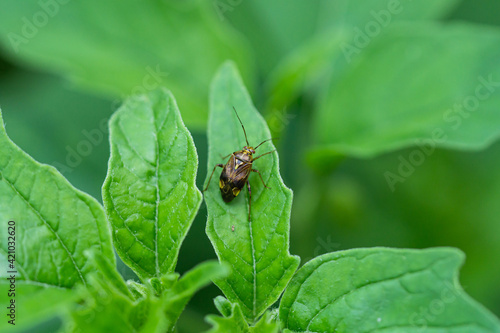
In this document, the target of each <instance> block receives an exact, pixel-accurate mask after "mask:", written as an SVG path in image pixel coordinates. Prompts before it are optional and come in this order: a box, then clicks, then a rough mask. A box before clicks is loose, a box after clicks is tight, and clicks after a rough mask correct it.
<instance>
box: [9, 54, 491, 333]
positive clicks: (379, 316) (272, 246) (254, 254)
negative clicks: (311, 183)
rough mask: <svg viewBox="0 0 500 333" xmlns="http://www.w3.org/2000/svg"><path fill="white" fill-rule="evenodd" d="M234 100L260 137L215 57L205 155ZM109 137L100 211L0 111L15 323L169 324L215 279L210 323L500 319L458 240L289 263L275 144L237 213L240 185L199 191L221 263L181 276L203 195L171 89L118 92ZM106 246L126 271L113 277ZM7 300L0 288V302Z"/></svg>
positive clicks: (346, 328) (130, 328)
mask: <svg viewBox="0 0 500 333" xmlns="http://www.w3.org/2000/svg"><path fill="white" fill-rule="evenodd" d="M233 106H234V107H236V108H237V109H238V111H239V113H240V116H241V118H242V120H243V123H244V124H245V125H246V129H247V133H249V139H250V140H251V141H252V142H260V141H262V140H264V139H267V138H269V137H270V131H269V129H268V128H267V125H266V123H265V121H264V119H263V118H262V117H261V116H260V115H259V113H258V112H257V111H256V109H255V108H254V107H253V105H252V102H251V100H250V97H249V95H248V93H247V91H246V89H245V88H244V85H243V83H242V81H241V79H240V77H239V74H238V73H237V70H236V68H235V66H234V65H233V64H232V63H230V62H228V63H225V64H224V65H223V66H222V67H221V68H220V69H219V71H218V73H217V75H216V76H215V78H214V80H213V82H212V87H211V92H210V113H209V122H208V138H209V161H208V164H209V165H210V166H211V165H213V164H214V163H215V162H216V161H219V160H220V155H223V154H227V153H228V152H232V151H233V150H234V149H235V148H239V147H241V146H242V145H243V144H244V142H245V141H244V138H243V135H242V133H241V131H240V127H239V123H238V122H237V119H236V116H235V115H234V113H233V111H232V108H233ZM110 142H111V157H110V160H109V165H108V175H107V177H106V181H105V183H104V186H103V198H104V200H103V201H104V208H103V207H101V206H100V204H99V203H98V202H97V201H96V200H94V199H93V198H91V197H90V196H89V195H87V194H85V193H82V192H80V191H78V190H77V189H75V188H73V187H72V186H71V185H70V184H69V183H68V182H67V181H66V180H65V179H64V178H63V177H62V176H61V175H60V174H59V173H58V172H57V171H56V170H55V169H54V168H53V167H50V166H47V165H42V164H39V163H37V162H36V161H34V160H33V159H32V158H31V157H29V156H28V155H27V154H26V153H24V152H23V151H22V150H21V149H20V148H18V147H17V146H16V145H14V143H13V142H12V141H11V140H10V139H9V138H8V137H7V134H6V132H5V128H4V126H3V122H2V126H1V128H0V147H1V149H0V176H1V179H0V199H1V201H0V202H1V204H0V217H1V219H2V221H8V220H12V221H15V222H16V228H17V229H16V239H17V241H16V242H17V245H16V246H17V247H16V249H17V250H16V251H17V252H16V254H17V257H16V260H17V261H16V266H15V267H16V269H17V278H16V283H17V285H16V296H15V299H16V302H17V305H16V306H17V311H18V313H17V315H18V316H19V317H18V318H22V320H21V319H17V320H18V323H19V324H21V325H25V326H27V325H30V324H32V323H35V322H36V321H38V320H40V319H42V318H46V317H48V316H53V315H55V314H62V315H64V317H65V326H64V327H63V330H65V331H68V332H71V331H73V332H79V331H82V332H87V331H92V332H165V331H173V330H175V323H176V321H177V318H178V317H179V315H180V314H181V312H182V310H183V309H184V307H185V305H186V304H187V302H188V301H189V299H190V298H191V296H192V295H193V294H194V293H195V292H196V291H197V290H198V289H200V288H201V287H203V286H205V285H206V284H208V283H209V282H210V281H214V282H215V284H216V285H217V286H218V287H219V288H220V289H221V291H222V292H223V293H224V296H225V297H223V296H219V297H217V298H216V299H215V300H214V301H215V305H216V307H217V309H218V310H219V312H220V314H221V316H216V315H209V316H208V317H207V321H208V322H209V323H211V324H212V325H213V327H212V329H211V330H210V332H212V333H214V332H278V331H279V330H282V331H283V332H333V331H336V332H375V331H379V332H381V331H383V332H403V331H405V332H421V331H429V332H500V322H499V321H498V319H497V318H495V316H493V315H492V314H491V313H490V312H488V311H487V310H486V309H485V308H483V307H482V306H481V305H480V304H478V303H476V302H475V301H473V300H472V299H471V298H470V297H469V296H468V295H467V294H466V293H465V292H464V291H463V290H462V289H461V287H460V285H459V282H458V269H459V267H460V265H461V264H462V263H463V261H464V255H463V253H462V252H461V251H459V250H457V249H453V248H433V249H427V250H405V249H390V248H381V247H375V248H365V249H352V250H345V251H338V252H333V253H328V254H324V255H321V256H318V257H316V258H314V259H312V260H310V261H309V262H308V263H306V264H305V265H304V266H302V267H301V268H300V269H298V270H297V267H298V265H299V258H298V257H296V256H291V255H290V254H289V252H288V245H289V226H290V224H289V222H290V211H291V203H292V192H291V190H290V189H288V188H287V187H286V186H285V185H284V183H283V181H282V179H281V176H280V173H279V161H278V155H277V153H273V154H271V155H270V156H269V158H268V159H262V160H259V163H258V164H259V169H260V170H261V172H262V174H263V177H264V180H265V181H266V184H268V185H269V186H270V187H271V189H264V188H263V186H262V184H261V183H259V182H253V183H252V185H253V194H252V221H251V222H250V223H249V222H248V221H247V211H248V196H245V195H240V197H238V199H237V200H235V201H234V202H232V203H231V204H225V203H224V202H223V201H222V198H221V196H220V194H219V193H218V189H217V187H216V186H212V187H210V188H209V189H208V191H207V192H206V195H205V199H206V204H207V208H208V219H207V226H206V232H207V235H208V236H209V238H210V240H211V242H212V244H213V246H214V248H215V250H216V253H217V255H218V257H219V261H220V264H219V263H215V262H206V263H201V264H199V265H198V266H196V267H195V268H193V269H192V270H191V271H189V272H187V273H185V274H184V275H183V276H182V277H180V276H179V274H177V273H175V271H174V270H175V266H176V262H177V257H178V252H179V248H180V245H181V243H182V241H183V240H184V237H185V236H186V233H187V231H188V229H189V227H190V225H191V223H192V221H193V219H194V216H195V215H196V213H197V211H198V209H199V206H200V203H201V194H200V191H199V190H198V189H197V188H196V186H195V182H194V181H195V177H196V170H197V166H198V159H197V153H196V149H195V146H194V143H193V140H192V138H191V135H190V133H189V131H188V130H187V129H186V127H185V126H184V124H183V122H182V120H181V116H180V113H179V110H178V108H177V104H176V102H175V100H174V97H173V95H172V94H171V93H170V92H169V91H167V90H165V89H158V90H155V91H153V92H150V93H148V94H145V95H139V96H135V97H131V98H129V99H128V100H127V101H126V102H125V103H124V105H123V106H122V107H121V108H120V109H119V110H118V111H117V112H116V113H115V114H114V116H113V117H112V119H111V121H110ZM264 147H266V148H267V149H269V150H272V149H273V144H272V143H271V142H267V143H266V144H265V146H264ZM207 180H208V179H207ZM4 229H5V230H4ZM4 229H2V231H1V236H2V238H1V243H0V244H1V247H0V259H2V262H7V256H8V253H7V252H8V251H7V249H8V247H7V242H6V241H5V240H6V239H7V234H6V228H4ZM112 244H114V249H115V250H116V252H117V253H118V255H119V256H120V258H121V259H122V260H123V262H124V263H125V264H127V265H128V266H129V267H131V268H132V269H133V270H134V272H135V273H136V274H137V276H138V277H139V278H140V282H136V281H124V280H123V278H122V277H121V276H120V274H119V272H118V271H117V269H116V262H115V257H114V254H113V246H112ZM8 284H9V282H8V281H7V280H6V279H5V278H3V279H2V280H1V285H2V286H5V287H7V288H8ZM282 294H283V295H282ZM281 295H282V297H281V299H280V296H281ZM9 302H10V299H9V297H8V295H7V294H6V293H2V294H1V295H0V304H1V307H2V308H4V309H5V308H6V307H7V306H8V304H9ZM110 318H112V320H110ZM7 327H10V326H9V323H8V322H6V321H2V322H0V328H1V329H2V330H3V329H5V328H7Z"/></svg>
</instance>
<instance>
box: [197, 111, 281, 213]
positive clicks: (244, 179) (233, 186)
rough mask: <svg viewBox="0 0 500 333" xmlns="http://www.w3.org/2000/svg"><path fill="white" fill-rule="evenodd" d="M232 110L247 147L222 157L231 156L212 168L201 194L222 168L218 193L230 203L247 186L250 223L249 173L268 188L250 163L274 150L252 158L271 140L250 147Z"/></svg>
mask: <svg viewBox="0 0 500 333" xmlns="http://www.w3.org/2000/svg"><path fill="white" fill-rule="evenodd" d="M233 109H234V112H235V113H236V117H238V120H239V121H240V124H241V128H243V134H245V141H246V143H247V145H246V146H245V147H243V149H242V150H238V151H235V152H234V153H232V154H229V155H227V156H225V157H223V159H225V158H227V157H228V156H231V157H229V160H228V161H227V163H226V164H225V165H223V164H216V165H215V166H214V169H213V171H212V174H211V175H210V178H209V179H208V184H207V186H206V187H205V189H204V190H203V192H205V191H206V190H207V189H208V185H210V181H211V180H212V176H213V175H214V172H215V169H217V167H219V168H222V172H221V174H220V179H219V188H220V193H221V195H222V199H223V200H224V201H225V202H231V201H232V200H233V199H234V198H236V197H237V196H238V194H240V192H241V190H242V188H243V186H245V184H247V188H248V195H249V200H248V221H250V214H251V210H252V189H251V187H250V183H249V182H248V177H249V176H250V172H256V173H258V174H259V176H260V180H261V181H262V184H263V185H264V187H265V188H268V189H269V188H270V187H268V186H267V185H266V184H265V183H264V179H262V175H261V174H260V172H259V170H257V169H253V168H252V163H253V162H254V161H255V160H257V159H259V158H261V157H262V156H264V155H267V154H271V153H273V152H275V151H276V150H272V151H269V152H267V153H264V154H262V155H259V156H257V157H255V158H254V157H253V154H255V150H256V149H257V148H259V147H260V145H262V144H263V143H264V142H267V141H270V140H273V138H271V139H267V140H264V141H262V142H261V143H259V144H258V145H257V147H255V148H254V147H252V146H250V144H249V143H248V138H247V133H246V131H245V126H243V123H242V122H241V119H240V116H238V112H236V109H235V108H234V107H233Z"/></svg>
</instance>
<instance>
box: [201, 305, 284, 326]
mask: <svg viewBox="0 0 500 333" xmlns="http://www.w3.org/2000/svg"><path fill="white" fill-rule="evenodd" d="M219 301H220V299H219ZM226 301H227V300H226ZM227 302H228V303H229V301H227ZM229 305H230V313H229V314H227V315H224V316H223V317H220V316H216V315H208V316H207V317H206V321H207V322H208V323H209V324H210V325H212V326H213V327H212V329H210V330H209V331H207V333H225V332H235V333H278V331H279V325H278V322H277V321H276V319H275V318H273V316H272V314H271V312H270V311H266V312H265V313H264V315H263V316H262V317H261V318H260V320H259V321H258V322H257V324H255V326H252V327H250V326H248V324H247V322H246V321H245V317H244V316H243V313H242V312H241V308H240V305H239V304H231V303H229Z"/></svg>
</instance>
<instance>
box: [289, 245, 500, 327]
mask: <svg viewBox="0 0 500 333" xmlns="http://www.w3.org/2000/svg"><path fill="white" fill-rule="evenodd" d="M463 261H464V255H463V253H462V252H461V251H459V250H457V249H453V248H434V249H427V250H405V249H403V250H400V249H389V248H369V249H354V250H347V251H339V252H334V253H328V254H325V255H322V256H320V257H317V258H315V259H313V260H311V261H310V262H308V263H307V264H306V265H304V266H303V267H302V268H301V269H299V270H298V271H297V274H296V275H295V276H294V278H293V279H292V281H291V282H290V285H289V287H288V288H287V290H286V292H285V294H284V295H283V299H282V301H281V304H280V321H281V325H282V328H284V329H285V332H382V331H383V332H403V331H404V332H422V331H432V332H450V333H451V332H500V322H499V321H498V319H497V318H495V317H494V316H493V315H492V314H491V313H489V312H488V311H487V310H486V309H485V308H483V307H482V306H481V305H480V304H479V303H477V302H475V301H474V300H472V299H471V298H470V297H469V296H468V295H467V294H466V293H465V292H464V291H463V290H462V288H461V287H460V285H459V282H458V268H459V267H460V266H461V265H462V264H463Z"/></svg>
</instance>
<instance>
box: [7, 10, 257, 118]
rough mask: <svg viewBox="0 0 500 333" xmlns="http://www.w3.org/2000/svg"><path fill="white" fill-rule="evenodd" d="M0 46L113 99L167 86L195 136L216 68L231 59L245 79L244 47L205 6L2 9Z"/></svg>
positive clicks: (246, 66) (247, 62)
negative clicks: (236, 63) (195, 128)
mask: <svg viewBox="0 0 500 333" xmlns="http://www.w3.org/2000/svg"><path fill="white" fill-rule="evenodd" d="M44 17H45V18H46V23H44ZM40 20H41V21H40ZM145 22H147V23H145ZM0 41H1V43H2V44H3V46H4V49H5V50H6V51H8V52H9V53H10V55H11V56H13V57H15V58H16V59H17V60H18V61H22V62H28V63H30V64H31V65H34V66H37V67H39V68H41V69H43V70H50V71H52V72H56V73H60V74H62V75H64V76H66V77H70V78H72V79H73V80H75V81H77V82H78V83H80V84H81V85H82V86H84V87H88V88H91V89H93V90H97V91H99V92H105V93H110V94H112V95H113V96H117V97H120V96H128V95H131V94H138V93H144V92H146V91H150V90H151V89H154V88H155V87H159V86H164V87H165V86H168V87H169V88H170V89H172V91H173V92H174V94H175V96H176V97H177V99H178V100H179V104H180V105H181V106H182V110H184V111H183V116H184V118H185V119H186V122H187V123H188V124H190V125H193V126H197V127H200V128H201V127H203V126H204V124H205V123H206V117H207V115H206V110H207V105H206V103H207V87H208V84H209V82H210V79H211V77H212V76H213V73H214V72H215V70H216V69H217V67H218V66H219V65H220V63H221V62H222V61H224V60H225V59H227V58H230V59H234V60H235V61H237V62H238V64H239V65H240V66H242V68H244V69H245V73H246V74H247V77H251V71H250V70H249V67H250V66H249V64H250V59H249V56H248V55H249V54H250V52H249V51H248V49H247V45H246V44H245V43H244V41H243V39H242V38H241V36H239V35H237V34H235V33H234V31H233V30H232V29H231V27H229V26H228V25H227V24H225V23H224V22H222V21H220V20H219V19H218V18H217V17H216V14H215V13H214V12H213V8H212V4H211V3H209V2H206V1H198V0H196V1H182V2H179V1H155V0H146V1H134V0H124V1H122V2H120V3H115V2H102V1H97V0H89V1H84V2H80V1H64V2H63V1H52V2H50V1H49V2H44V3H43V4H41V3H39V1H37V0H28V1H25V2H24V3H23V4H20V3H18V2H15V1H4V2H3V3H2V11H1V12H0ZM68 45H71V47H68ZM200 55H203V56H200Z"/></svg>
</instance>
